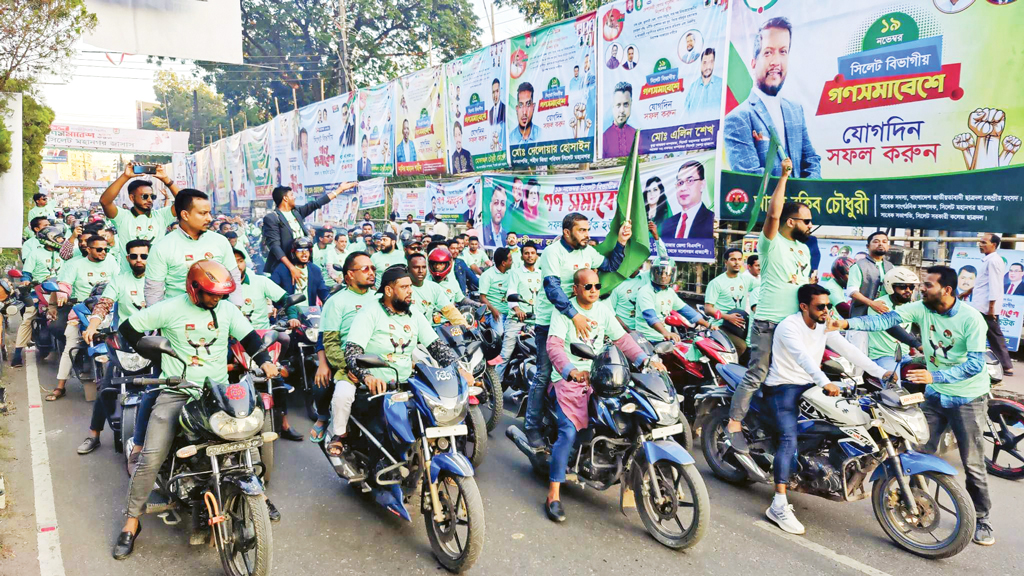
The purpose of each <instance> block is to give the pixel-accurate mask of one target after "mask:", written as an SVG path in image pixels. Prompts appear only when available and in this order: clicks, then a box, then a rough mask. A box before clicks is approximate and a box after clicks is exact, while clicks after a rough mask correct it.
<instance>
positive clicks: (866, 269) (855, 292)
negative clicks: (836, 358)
mask: <svg viewBox="0 0 1024 576" xmlns="http://www.w3.org/2000/svg"><path fill="white" fill-rule="evenodd" d="M888 254H889V236H888V235H887V234H886V233H885V232H882V231H880V230H879V231H877V232H872V233H871V234H869V235H868V257H867V258H861V259H859V260H856V261H855V262H854V264H853V266H850V276H849V278H848V279H847V281H846V296H847V297H848V298H850V299H851V303H850V304H851V305H850V316H851V317H857V316H865V315H867V313H868V310H869V309H870V310H874V311H875V312H876V313H877V314H885V313H886V312H888V311H889V307H888V306H887V305H885V304H883V303H881V302H879V301H878V300H876V298H878V297H879V296H881V295H883V294H884V292H882V288H883V284H882V278H884V277H885V275H886V274H887V273H888V272H889V271H890V270H892V268H893V266H892V262H889V261H888V260H886V258H885V257H886V256H887V255H888ZM846 338H847V340H849V341H850V342H851V343H853V345H854V346H856V347H857V348H858V349H860V351H861V352H867V350H868V338H867V334H865V333H864V332H851V333H849V334H847V335H846ZM858 376H860V374H857V373H856V372H855V373H854V374H853V377H854V378H856V377H858Z"/></svg>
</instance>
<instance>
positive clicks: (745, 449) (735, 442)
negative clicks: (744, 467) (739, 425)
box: [726, 430, 750, 454]
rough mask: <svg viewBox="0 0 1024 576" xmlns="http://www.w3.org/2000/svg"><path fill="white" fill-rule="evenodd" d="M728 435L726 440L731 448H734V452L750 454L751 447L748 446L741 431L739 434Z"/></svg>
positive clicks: (730, 433) (731, 433)
mask: <svg viewBox="0 0 1024 576" xmlns="http://www.w3.org/2000/svg"><path fill="white" fill-rule="evenodd" d="M727 434H728V437H727V438H726V442H727V443H728V444H729V446H732V449H733V450H735V451H737V452H739V453H740V454H749V453H750V447H749V446H747V439H746V437H744V436H743V431H742V430H740V431H739V432H727Z"/></svg>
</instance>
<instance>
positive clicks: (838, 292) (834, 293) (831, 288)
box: [797, 278, 849, 307]
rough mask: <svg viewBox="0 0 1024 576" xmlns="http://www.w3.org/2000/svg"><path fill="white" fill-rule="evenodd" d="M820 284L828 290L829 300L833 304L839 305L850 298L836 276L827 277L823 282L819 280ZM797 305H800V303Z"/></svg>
mask: <svg viewBox="0 0 1024 576" xmlns="http://www.w3.org/2000/svg"><path fill="white" fill-rule="evenodd" d="M818 284H820V285H821V286H822V287H823V288H825V289H826V290H828V301H829V302H831V303H832V305H833V306H838V305H840V304H842V303H843V302H846V301H847V300H849V298H847V297H846V292H845V291H844V290H843V287H842V286H840V285H839V283H838V282H836V279H835V278H825V279H824V280H822V281H821V282H818ZM797 306H798V307H799V304H798V305H797Z"/></svg>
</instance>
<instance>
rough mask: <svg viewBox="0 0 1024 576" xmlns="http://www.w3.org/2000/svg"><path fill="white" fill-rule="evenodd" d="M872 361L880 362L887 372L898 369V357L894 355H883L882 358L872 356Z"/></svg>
mask: <svg viewBox="0 0 1024 576" xmlns="http://www.w3.org/2000/svg"><path fill="white" fill-rule="evenodd" d="M871 361H872V362H874V363H875V364H878V365H879V366H881V367H882V368H885V370H886V371H887V372H889V371H892V370H895V369H896V359H895V358H893V357H892V356H882V357H881V358H872V359H871Z"/></svg>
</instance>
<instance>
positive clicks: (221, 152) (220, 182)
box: [206, 139, 231, 211]
mask: <svg viewBox="0 0 1024 576" xmlns="http://www.w3.org/2000/svg"><path fill="white" fill-rule="evenodd" d="M210 154H211V156H212V161H211V163H210V166H211V172H212V174H211V177H212V180H211V182H210V183H211V186H210V188H209V190H207V191H206V193H207V194H209V195H210V199H211V200H213V204H214V206H216V207H217V208H218V211H226V210H229V209H230V206H231V194H230V191H229V190H228V187H229V180H228V172H230V171H231V165H230V163H229V155H228V141H227V139H221V140H217V141H216V142H214V143H213V144H212V145H211V146H210Z"/></svg>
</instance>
